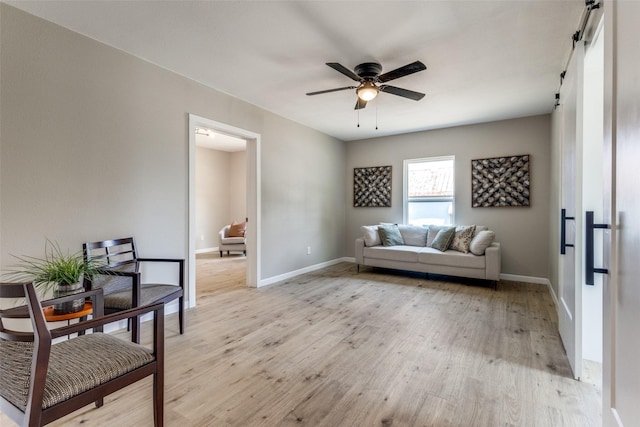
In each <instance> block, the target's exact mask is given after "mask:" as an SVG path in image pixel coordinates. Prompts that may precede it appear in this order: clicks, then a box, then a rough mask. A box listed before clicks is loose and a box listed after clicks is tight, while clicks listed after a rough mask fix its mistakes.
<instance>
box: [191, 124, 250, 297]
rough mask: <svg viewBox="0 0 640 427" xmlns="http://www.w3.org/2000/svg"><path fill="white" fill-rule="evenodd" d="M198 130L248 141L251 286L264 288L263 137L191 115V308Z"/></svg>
mask: <svg viewBox="0 0 640 427" xmlns="http://www.w3.org/2000/svg"><path fill="white" fill-rule="evenodd" d="M196 127H205V128H208V129H211V130H213V131H215V132H219V133H223V134H227V135H230V136H234V137H237V138H241V139H244V140H246V141H247V218H248V219H249V223H248V226H247V232H246V233H247V234H246V245H247V277H246V282H247V286H249V287H253V288H257V287H259V286H260V266H261V262H260V240H261V239H260V237H261V228H260V227H261V216H260V212H261V200H260V195H261V191H260V189H261V182H260V177H261V173H260V144H261V136H260V134H259V133H255V132H252V131H249V130H246V129H242V128H239V127H235V126H231V125H228V124H226V123H222V122H217V121H215V120H211V119H208V118H206V117H201V116H198V115H195V114H191V113H189V167H188V170H189V189H188V206H189V208H188V212H189V214H188V216H189V218H188V230H187V236H188V254H189V259H188V268H187V277H188V284H189V287H188V291H187V301H188V306H189V307H195V305H196V233H195V230H196V195H195V186H196V185H195V183H196V167H195V165H196V138H195V133H196Z"/></svg>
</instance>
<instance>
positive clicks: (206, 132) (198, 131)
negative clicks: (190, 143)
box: [196, 128, 214, 138]
mask: <svg viewBox="0 0 640 427" xmlns="http://www.w3.org/2000/svg"><path fill="white" fill-rule="evenodd" d="M196 135H202V136H208V137H209V138H213V136H214V133H213V132H211V131H210V130H209V129H203V128H196Z"/></svg>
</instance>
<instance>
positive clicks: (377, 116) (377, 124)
mask: <svg viewBox="0 0 640 427" xmlns="http://www.w3.org/2000/svg"><path fill="white" fill-rule="evenodd" d="M376 130H378V101H376Z"/></svg>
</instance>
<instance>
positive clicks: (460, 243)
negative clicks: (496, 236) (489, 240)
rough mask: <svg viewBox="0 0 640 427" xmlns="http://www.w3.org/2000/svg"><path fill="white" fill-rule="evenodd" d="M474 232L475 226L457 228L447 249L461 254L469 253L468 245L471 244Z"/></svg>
mask: <svg viewBox="0 0 640 427" xmlns="http://www.w3.org/2000/svg"><path fill="white" fill-rule="evenodd" d="M475 231H476V226H475V225H459V226H457V227H456V232H455V234H454V236H453V240H452V241H451V245H450V246H449V249H453V250H454V251H458V252H462V253H463V254H466V253H469V245H470V244H471V240H473V235H474V234H475Z"/></svg>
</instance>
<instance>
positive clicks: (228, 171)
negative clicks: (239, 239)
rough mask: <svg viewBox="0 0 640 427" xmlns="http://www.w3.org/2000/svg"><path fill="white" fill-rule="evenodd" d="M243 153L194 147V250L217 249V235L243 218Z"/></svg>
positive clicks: (245, 173)
mask: <svg viewBox="0 0 640 427" xmlns="http://www.w3.org/2000/svg"><path fill="white" fill-rule="evenodd" d="M246 165H247V164H246V155H245V152H244V151H239V152H234V153H229V152H226V151H219V150H213V149H210V148H203V147H197V148H196V177H195V178H196V186H195V187H196V188H195V191H196V250H198V249H209V248H215V247H217V246H218V243H219V242H218V232H219V231H220V229H221V228H222V227H224V226H225V225H227V224H230V223H231V222H232V221H243V220H244V218H245V217H246V216H247V212H246V208H245V206H246V197H247V184H246V181H247V167H246Z"/></svg>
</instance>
